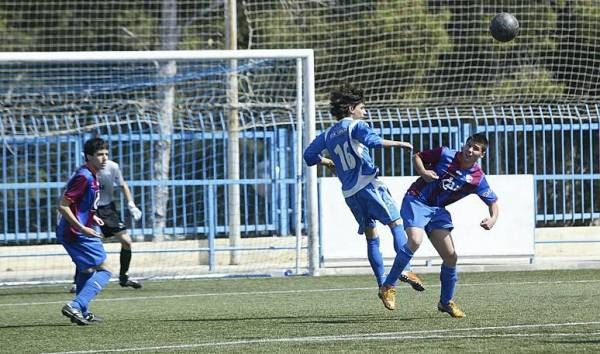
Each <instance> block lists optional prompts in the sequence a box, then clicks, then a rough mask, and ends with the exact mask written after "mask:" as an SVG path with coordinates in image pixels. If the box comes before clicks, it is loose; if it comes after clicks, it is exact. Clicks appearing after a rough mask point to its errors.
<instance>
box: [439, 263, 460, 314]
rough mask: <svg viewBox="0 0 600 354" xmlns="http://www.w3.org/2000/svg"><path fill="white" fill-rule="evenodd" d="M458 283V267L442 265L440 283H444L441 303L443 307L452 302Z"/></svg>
mask: <svg viewBox="0 0 600 354" xmlns="http://www.w3.org/2000/svg"><path fill="white" fill-rule="evenodd" d="M457 281H458V273H457V272H456V267H448V266H446V265H444V264H443V263H442V269H441V271H440V282H441V283H442V290H441V294H440V302H441V303H442V305H447V304H448V302H450V300H452V297H454V288H455V287H456V282H457Z"/></svg>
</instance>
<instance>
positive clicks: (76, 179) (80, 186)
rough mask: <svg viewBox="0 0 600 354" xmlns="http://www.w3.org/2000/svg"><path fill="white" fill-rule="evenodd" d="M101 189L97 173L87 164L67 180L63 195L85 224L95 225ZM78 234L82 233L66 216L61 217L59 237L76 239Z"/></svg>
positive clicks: (88, 225)
mask: <svg viewBox="0 0 600 354" xmlns="http://www.w3.org/2000/svg"><path fill="white" fill-rule="evenodd" d="M99 190H100V187H99V185H98V181H97V179H96V175H95V174H94V173H93V172H92V171H91V170H90V169H89V168H88V167H87V165H83V166H81V167H79V168H78V169H77V171H75V174H74V175H73V177H71V179H69V181H68V182H67V187H66V190H65V192H64V194H63V195H64V197H65V198H66V199H68V200H70V201H71V202H72V204H71V205H70V209H71V212H73V215H75V217H76V218H77V220H79V222H80V223H81V224H82V225H84V226H87V227H93V225H94V219H93V215H94V213H95V211H96V209H97V208H98V198H99V193H98V191H99ZM78 234H81V232H79V231H78V230H76V229H74V228H73V227H72V226H71V225H70V224H69V222H68V221H67V220H66V219H65V218H64V216H63V217H61V218H60V221H59V223H58V227H57V229H56V235H57V237H63V238H64V239H65V240H74V239H75V238H76V235H78Z"/></svg>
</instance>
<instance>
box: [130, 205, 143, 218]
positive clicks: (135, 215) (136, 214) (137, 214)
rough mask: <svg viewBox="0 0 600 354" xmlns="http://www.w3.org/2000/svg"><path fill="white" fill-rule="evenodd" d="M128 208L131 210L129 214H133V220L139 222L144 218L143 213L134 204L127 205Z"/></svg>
mask: <svg viewBox="0 0 600 354" xmlns="http://www.w3.org/2000/svg"><path fill="white" fill-rule="evenodd" d="M127 207H128V208H129V213H131V217H132V218H133V220H135V221H139V220H140V219H141V218H142V211H141V210H140V209H138V207H137V206H135V203H134V202H129V204H127Z"/></svg>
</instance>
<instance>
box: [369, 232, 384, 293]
mask: <svg viewBox="0 0 600 354" xmlns="http://www.w3.org/2000/svg"><path fill="white" fill-rule="evenodd" d="M367 257H368V258H369V263H371V269H373V274H375V279H377V286H381V284H383V274H384V273H385V267H384V265H383V256H382V255H381V251H380V250H379V237H377V238H372V239H367Z"/></svg>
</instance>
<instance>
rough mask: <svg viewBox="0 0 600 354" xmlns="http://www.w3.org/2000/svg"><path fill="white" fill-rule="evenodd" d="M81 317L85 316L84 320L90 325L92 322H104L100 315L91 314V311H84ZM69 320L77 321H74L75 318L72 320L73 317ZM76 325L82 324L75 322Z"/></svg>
mask: <svg viewBox="0 0 600 354" xmlns="http://www.w3.org/2000/svg"><path fill="white" fill-rule="evenodd" d="M83 318H85V319H86V320H87V321H88V322H89V323H88V324H90V325H93V324H99V323H102V322H104V319H103V318H102V317H100V316H98V315H94V314H93V313H91V312H88V313H86V314H85V315H83ZM71 322H73V323H77V322H75V320H74V319H72V318H71ZM77 325H79V326H83V324H80V323H77Z"/></svg>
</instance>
